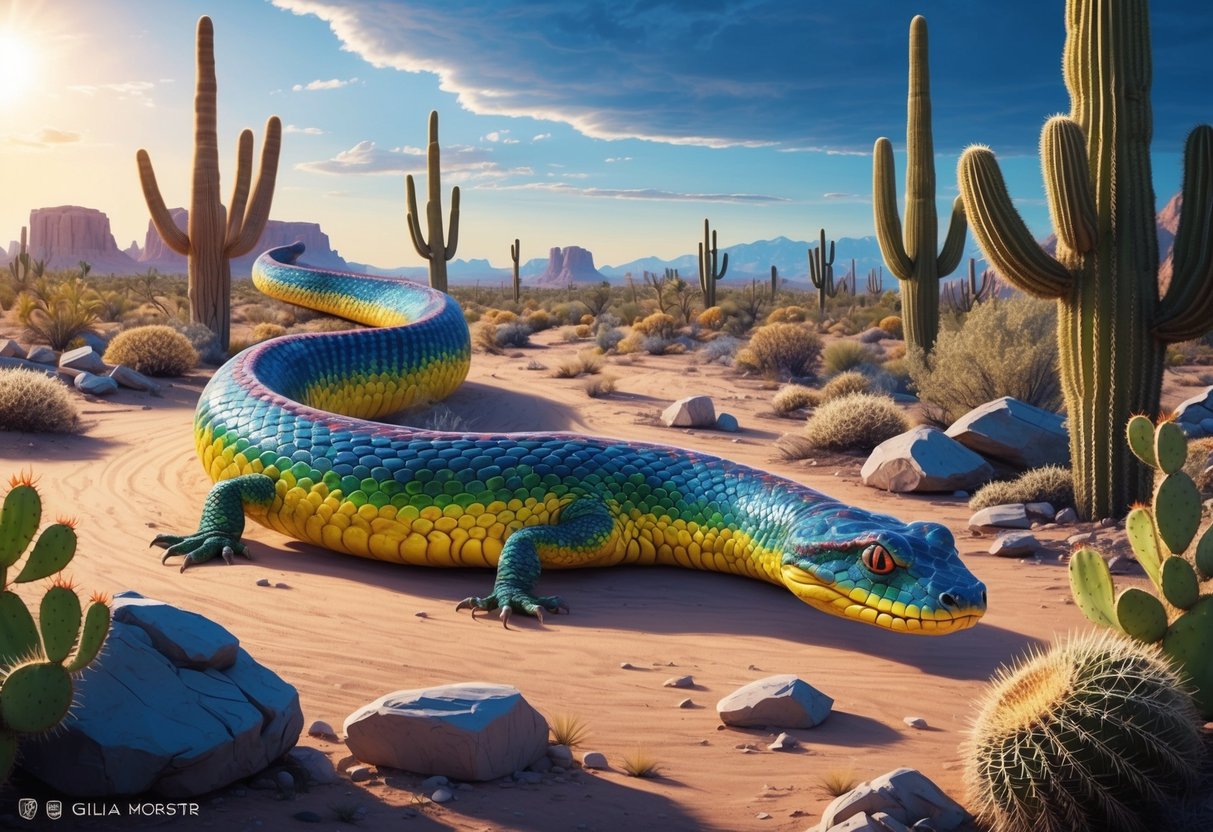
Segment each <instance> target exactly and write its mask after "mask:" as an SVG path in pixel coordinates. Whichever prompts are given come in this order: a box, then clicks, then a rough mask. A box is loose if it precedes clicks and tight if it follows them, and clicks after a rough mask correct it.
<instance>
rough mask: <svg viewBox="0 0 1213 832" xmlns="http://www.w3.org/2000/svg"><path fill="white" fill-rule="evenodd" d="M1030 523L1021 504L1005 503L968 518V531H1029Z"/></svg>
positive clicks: (989, 507) (980, 510)
mask: <svg viewBox="0 0 1213 832" xmlns="http://www.w3.org/2000/svg"><path fill="white" fill-rule="evenodd" d="M1030 528H1032V521H1031V519H1029V517H1028V510H1027V508H1025V507H1024V504H1023V503H1005V504H1003V505H999V506H987V507H986V508H983V509H979V510H978V511H977V512H976V513H974V514H973V516H972V517H970V518H969V531H978V532H989V531H998V530H999V529H1030Z"/></svg>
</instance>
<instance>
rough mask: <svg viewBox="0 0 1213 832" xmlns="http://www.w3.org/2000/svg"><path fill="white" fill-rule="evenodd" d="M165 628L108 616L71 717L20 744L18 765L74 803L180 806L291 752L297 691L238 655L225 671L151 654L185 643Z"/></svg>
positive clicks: (297, 723)
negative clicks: (110, 799) (105, 799)
mask: <svg viewBox="0 0 1213 832" xmlns="http://www.w3.org/2000/svg"><path fill="white" fill-rule="evenodd" d="M135 597H138V596H135ZM129 598H130V596H127V598H122V599H120V600H119V601H118V602H117V603H118V604H120V603H121V601H129ZM157 603H158V602H157ZM190 615H192V614H190ZM199 618H201V617H200V616H199ZM189 620H190V619H187V618H185V617H181V618H178V619H176V624H177V625H179V626H186V625H187V622H188V621H189ZM202 620H203V621H207V620H206V619H202ZM171 621H172V619H171V618H169V617H167V616H162V617H161V623H162V625H163V626H164V628H165V629H164V630H163V631H162V632H161V633H159V634H158V636H157V638H156V639H155V640H153V638H152V636H151V635H149V633H148V631H147V630H145V629H143V627H142V626H141V624H140V623H139V622H138V621H129V620H122V619H119V618H117V617H116V618H115V619H114V621H113V623H112V625H111V629H110V634H109V637H108V639H107V641H106V645H105V648H104V649H103V650H102V652H101V655H100V657H99V658H98V659H97V661H96V662H94V663H93V665H92V666H90V667H89V668H88V669H87V670H85V671H84V672H83V673H82V674H81V676H80V678H79V680H78V681H77V684H76V705H75V706H74V707H73V708H72V711H71V714H70V715H69V716H68V718H67V719H66V720H65V721H64V723H63V725H62V727H61V728H60V729H59V730H57V731H55V732H54V733H53V734H50V735H48V736H44V737H39V738H33V739H30V740H29V741H25V742H23V743H22V746H21V752H22V755H21V764H22V766H23V767H24V768H26V769H27V770H28V771H29V772H31V773H32V774H33V775H34V776H36V777H37V778H38V779H40V780H43V781H44V782H46V783H47V784H48V785H50V786H51V787H52V788H53V789H54V790H56V791H58V792H62V793H63V794H67V795H72V796H75V797H97V796H115V795H133V794H142V793H144V792H148V793H151V794H153V795H157V796H160V797H166V798H174V799H179V798H189V797H196V796H198V795H201V794H205V793H207V792H210V791H214V790H215V789H218V788H222V787H224V786H227V785H229V784H231V783H233V782H235V781H237V780H241V779H243V778H246V777H250V776H252V775H254V774H256V773H257V772H259V771H261V770H263V769H264V768H266V767H267V766H268V765H269V764H270V763H272V762H273V761H274V760H276V759H278V758H279V757H281V756H282V755H283V754H284V753H285V752H286V751H287V750H288V749H290V748H291V747H292V746H293V745H294V744H295V743H296V741H298V739H299V734H300V731H301V730H302V729H303V711H302V710H301V709H300V707H299V694H298V691H296V690H295V688H294V687H292V686H291V685H288V684H286V683H285V682H283V681H282V680H281V679H280V678H279V677H278V676H277V675H275V674H274V673H273V672H272V671H270V670H268V669H266V668H264V667H262V666H261V665H259V664H257V662H256V661H254V660H253V658H252V657H251V656H250V655H249V654H248V653H247V652H246V651H244V650H243V649H237V651H236V654H235V656H234V658H233V660H232V661H231V662H230V663H229V665H228V666H227V668H226V669H223V670H221V669H218V668H216V667H205V668H201V669H193V668H189V667H182V666H179V665H178V664H176V663H175V662H174V661H173V660H172V659H171V658H170V657H169V656H166V655H165V654H164V653H162V652H160V651H159V650H158V649H157V643H159V644H164V643H170V642H180V641H188V640H189V639H190V637H191V634H190V633H189V632H183V631H178V630H173V629H172V628H171V627H169V623H170V622H171ZM207 623H208V624H212V626H215V627H217V626H218V625H214V624H213V623H212V622H209V621H207ZM225 632H226V631H225Z"/></svg>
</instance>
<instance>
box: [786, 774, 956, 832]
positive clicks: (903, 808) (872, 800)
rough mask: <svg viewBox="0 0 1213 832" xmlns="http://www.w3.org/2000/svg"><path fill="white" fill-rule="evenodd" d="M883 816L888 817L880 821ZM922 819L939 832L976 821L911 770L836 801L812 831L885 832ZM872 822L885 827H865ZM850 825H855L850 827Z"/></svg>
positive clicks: (873, 782)
mask: <svg viewBox="0 0 1213 832" xmlns="http://www.w3.org/2000/svg"><path fill="white" fill-rule="evenodd" d="M880 815H884V816H886V817H885V818H880V817H879V816H880ZM860 816H866V817H865V818H864V819H863V820H861V821H859V822H858V824H857V825H855V824H856V822H855V819H856V818H859V817H860ZM923 820H926V821H929V822H930V824H931V827H930V828H932V829H934V830H936V832H953V830H957V829H960V828H962V827H964V826H965V825H967V824H969V823H971V822H972V820H973V818H972V816H971V815H970V814H969V813H968V812H967V811H965V809H964V807H962V806H961V805H960V804H959V803H957V802H956V801H955V800H953V799H952V798H950V797H948V796H947V795H946V794H944V793H943V791H942V790H940V788H939V787H938V786H936V785H935V784H934V783H932V782H931V780H930V779H928V778H927V777H926V776H924V775H923V774H921V773H920V772H918V771H916V770H914V769H912V768H899V769H895V770H894V771H890V772H889V773H887V774H882V775H881V776H880V777H877V778H875V779H873V780H869V781H868V782H866V783H861V784H859V785H858V786H856V787H855V788H854V789H852V790H851V791H849V792H847V793H846V794H844V795H840V796H839V797H836V798H834V800H833V801H832V802H831V803H830V805H829V806H827V807H826V809H825V811H824V812H822V814H821V822H820V823H818V824H817V825H816V826H814V827H813V828H812V830H810V832H842V830H860V829H875V830H881V831H882V832H883V830H887V829H900V828H904V827H908V826H913V825H914V824H916V823H919V822H920V821H923ZM873 821H875V822H877V823H880V822H881V821H884V824H885V825H877V826H868V825H864V824H865V823H871V822H873ZM848 822H850V823H852V824H853V825H851V826H847V825H846V824H847V823H848ZM892 823H897V824H900V826H893V825H892Z"/></svg>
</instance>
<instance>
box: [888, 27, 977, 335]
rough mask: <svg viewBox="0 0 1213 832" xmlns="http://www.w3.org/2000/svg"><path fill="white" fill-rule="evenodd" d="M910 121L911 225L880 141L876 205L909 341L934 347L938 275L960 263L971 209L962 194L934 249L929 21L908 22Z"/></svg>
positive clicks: (908, 203)
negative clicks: (944, 234)
mask: <svg viewBox="0 0 1213 832" xmlns="http://www.w3.org/2000/svg"><path fill="white" fill-rule="evenodd" d="M908 110H909V112H908V118H907V120H906V154H907V156H908V158H907V161H906V224H905V232H904V235H903V232H902V227H901V218H900V217H899V216H898V213H897V184H896V181H895V180H896V172H895V170H894V168H893V145H892V143H890V142H889V140H888V139H886V138H884V137H883V136H882V137H881V138H879V139H877V140H876V145H875V148H874V151H873V161H872V196H873V199H872V204H873V211H874V214H875V219H876V239H877V241H878V242H879V243H880V252H881V254H882V255H883V256H884V261H885V263H886V264H888V267H889V271H891V272H893V275H894V276H895V277H896V278H897V279H898V280H900V281H901V317H902V321H903V322H904V324H905V337H906V344H907V346H910V347H917V348H919V349H921V350H922V351H923V352H930V351H931V350H932V349H933V348H934V346H935V337H936V336H937V335H938V334H939V280H940V278H942V277H945V276H947V275H949V274H951V273H952V272H953V271H955V269H956V267H957V266H958V265H960V258H961V255H962V254H963V252H964V242H965V228H966V223H965V211H964V207H963V206H962V204H961V200H960V198H959V197H957V198H956V200H955V201H954V202H953V203H952V219H951V222H950V224H949V226H948V235H947V237H946V238H944V243H943V249H942V250H940V252H939V254H938V255H936V254H935V246H936V245H937V243H938V237H939V227H938V218H937V217H936V215H935V149H934V142H933V139H932V136H931V87H930V74H929V72H928V69H927V21H926V18H924V17H922V16H921V15H918V16H917V17H915V18H914V19H913V20H911V21H910V90H909V102H908Z"/></svg>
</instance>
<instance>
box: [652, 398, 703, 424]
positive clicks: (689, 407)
mask: <svg viewBox="0 0 1213 832" xmlns="http://www.w3.org/2000/svg"><path fill="white" fill-rule="evenodd" d="M661 423H662V424H663V425H665V426H666V427H667V428H707V427H711V426H712V425H715V424H716V408H715V406H714V405H713V404H712V399H711V397H710V396H689V397H687V398H685V399H679V400H678V401H676V402H674V403H673V404H672V405H670V406H669V407H667V408H666V409H665V410H663V411H662V412H661Z"/></svg>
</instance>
